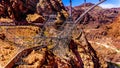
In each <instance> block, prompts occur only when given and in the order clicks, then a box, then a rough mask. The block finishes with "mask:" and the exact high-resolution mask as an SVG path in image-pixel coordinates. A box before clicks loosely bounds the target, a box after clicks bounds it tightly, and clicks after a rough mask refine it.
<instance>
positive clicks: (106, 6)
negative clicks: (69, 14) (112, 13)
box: [62, 0, 120, 8]
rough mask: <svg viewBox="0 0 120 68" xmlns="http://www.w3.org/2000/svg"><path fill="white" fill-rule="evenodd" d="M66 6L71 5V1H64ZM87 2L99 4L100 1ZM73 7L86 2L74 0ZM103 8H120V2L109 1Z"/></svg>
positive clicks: (115, 0) (89, 0)
mask: <svg viewBox="0 0 120 68" xmlns="http://www.w3.org/2000/svg"><path fill="white" fill-rule="evenodd" d="M62 1H63V3H64V5H65V6H68V5H69V0H62ZM86 1H87V2H91V3H97V2H98V1H99V0H86ZM72 2H73V6H77V5H80V4H82V3H83V2H84V0H72ZM100 6H101V7H103V8H114V7H120V0H107V1H106V2H104V3H103V4H101V5H100Z"/></svg>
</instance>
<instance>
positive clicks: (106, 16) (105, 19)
mask: <svg viewBox="0 0 120 68" xmlns="http://www.w3.org/2000/svg"><path fill="white" fill-rule="evenodd" d="M84 5H86V7H85V6H84ZM93 5H94V4H93V3H86V4H84V3H83V4H81V5H79V6H75V7H73V9H72V13H73V19H74V20H76V19H77V18H78V17H79V16H80V15H81V14H82V13H83V12H84V11H85V10H87V9H88V8H89V7H91V6H93ZM69 8H70V7H69V6H67V7H66V9H67V10H68V11H69V10H70V9H69ZM119 13H120V8H112V9H103V8H102V7H100V6H97V7H96V8H94V9H93V10H91V11H90V12H89V13H88V14H86V15H85V17H84V18H83V19H82V20H81V21H80V23H86V24H87V23H95V22H96V23H110V22H113V20H114V19H115V18H116V16H117V15H118V14H119Z"/></svg>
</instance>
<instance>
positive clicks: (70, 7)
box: [70, 0, 72, 17]
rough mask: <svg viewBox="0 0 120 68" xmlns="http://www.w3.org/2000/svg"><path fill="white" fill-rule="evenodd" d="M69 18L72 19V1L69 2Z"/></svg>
mask: <svg viewBox="0 0 120 68" xmlns="http://www.w3.org/2000/svg"><path fill="white" fill-rule="evenodd" d="M70 17H72V0H70Z"/></svg>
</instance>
